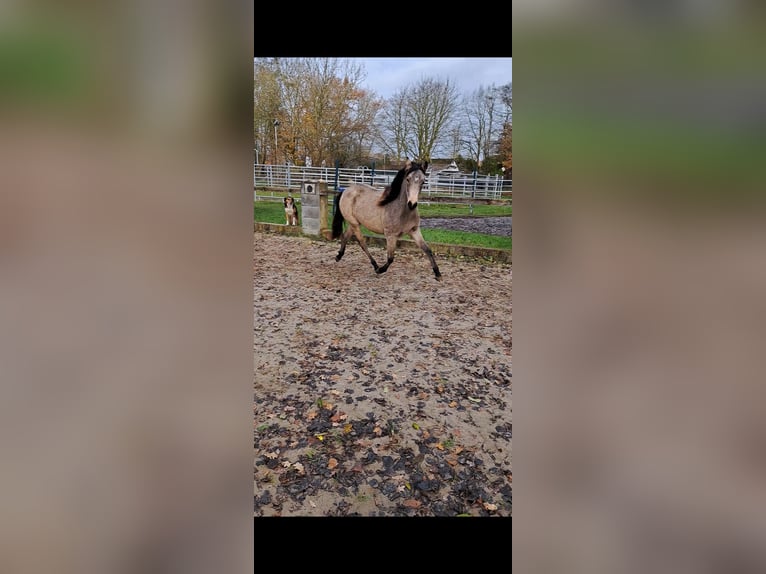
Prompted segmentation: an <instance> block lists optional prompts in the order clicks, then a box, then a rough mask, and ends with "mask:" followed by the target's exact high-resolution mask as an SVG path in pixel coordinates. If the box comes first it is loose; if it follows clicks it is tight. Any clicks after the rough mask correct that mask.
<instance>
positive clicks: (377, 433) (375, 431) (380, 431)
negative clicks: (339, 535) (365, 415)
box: [372, 427, 383, 436]
mask: <svg viewBox="0 0 766 574" xmlns="http://www.w3.org/2000/svg"><path fill="white" fill-rule="evenodd" d="M372 432H373V433H375V434H376V435H378V436H380V435H381V434H382V433H383V430H382V429H381V428H380V427H375V428H374V429H372Z"/></svg>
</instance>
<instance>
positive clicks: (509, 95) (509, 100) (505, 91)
mask: <svg viewBox="0 0 766 574" xmlns="http://www.w3.org/2000/svg"><path fill="white" fill-rule="evenodd" d="M498 91H499V93H500V101H501V102H502V104H503V108H504V111H503V124H510V123H513V84H504V85H502V86H500V87H499V88H498Z"/></svg>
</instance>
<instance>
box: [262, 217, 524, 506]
mask: <svg viewBox="0 0 766 574" xmlns="http://www.w3.org/2000/svg"><path fill="white" fill-rule="evenodd" d="M351 243H352V245H349V249H348V250H347V252H346V255H345V257H344V258H343V259H342V260H341V261H337V262H336V261H335V255H336V252H337V248H338V242H337V241H332V242H328V241H324V240H319V239H317V240H314V239H310V238H306V237H294V236H285V235H280V234H270V233H259V232H256V233H255V234H254V253H253V288H254V289H253V291H254V306H253V309H254V323H253V325H254V337H253V346H254V403H253V437H254V477H253V478H254V515H255V516H273V515H281V516H302V515H313V516H344V515H361V516H379V515H382V516H409V515H422V516H454V515H476V516H479V515H482V516H483V515H491V516H511V514H512V472H511V442H512V420H511V415H512V397H511V392H512V329H511V325H512V320H511V310H512V304H511V294H512V288H511V287H512V270H511V266H510V265H507V264H497V263H496V264H488V263H484V262H481V261H478V260H469V259H457V258H447V257H443V256H441V257H440V256H437V261H438V263H439V267H440V268H441V271H442V276H443V279H442V281H441V282H437V281H434V278H433V275H432V273H431V270H430V266H429V263H428V261H427V260H426V259H425V258H424V257H423V254H422V253H421V252H419V251H415V250H402V251H398V252H397V256H396V265H393V266H392V267H391V268H390V269H389V270H388V272H386V273H385V274H382V275H377V274H376V273H375V272H374V270H373V269H372V268H371V267H370V265H369V261H368V259H367V257H366V255H365V254H364V253H363V252H362V250H361V249H359V247H358V246H356V245H353V243H355V240H352V242H351ZM370 251H371V252H372V254H373V255H374V256H376V257H378V258H380V259H383V258H384V257H385V249H384V248H382V247H378V246H375V245H371V246H370Z"/></svg>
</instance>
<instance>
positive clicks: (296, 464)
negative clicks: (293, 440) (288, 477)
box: [293, 462, 306, 474]
mask: <svg viewBox="0 0 766 574" xmlns="http://www.w3.org/2000/svg"><path fill="white" fill-rule="evenodd" d="M293 468H294V469H295V470H297V471H298V472H299V473H301V474H305V473H306V469H304V468H303V465H302V464H301V463H299V462H294V463H293Z"/></svg>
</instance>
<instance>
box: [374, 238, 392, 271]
mask: <svg viewBox="0 0 766 574" xmlns="http://www.w3.org/2000/svg"><path fill="white" fill-rule="evenodd" d="M397 242H398V238H397V237H396V235H389V236H387V237H386V254H387V256H388V257H387V259H386V262H385V264H383V265H381V266H380V268H378V269H376V270H375V272H376V273H378V274H380V273H385V272H386V271H388V266H389V265H391V263H393V261H394V252H395V251H396V244H397Z"/></svg>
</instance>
